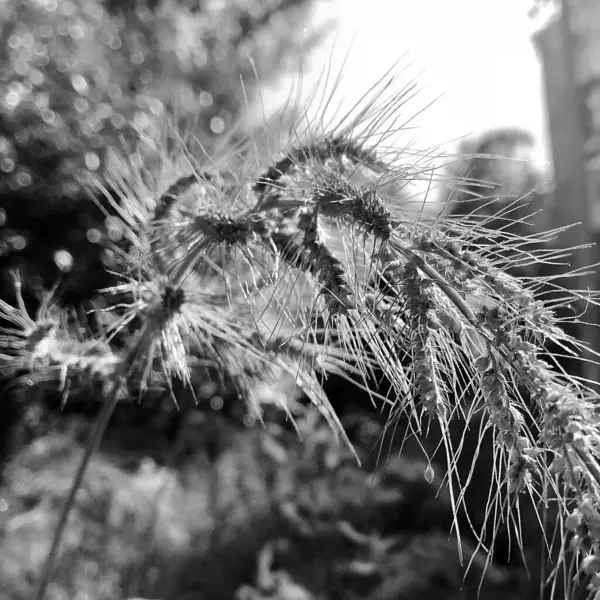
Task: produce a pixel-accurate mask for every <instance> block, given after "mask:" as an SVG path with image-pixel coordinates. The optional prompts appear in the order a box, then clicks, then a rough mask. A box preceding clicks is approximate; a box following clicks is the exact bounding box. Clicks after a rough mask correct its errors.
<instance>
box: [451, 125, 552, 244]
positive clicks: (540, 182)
mask: <svg viewBox="0 0 600 600" xmlns="http://www.w3.org/2000/svg"><path fill="white" fill-rule="evenodd" d="M534 151H535V139H534V137H533V136H532V134H531V133H529V132H528V131H525V130H523V129H519V128H502V129H494V130H490V131H487V132H485V133H483V134H481V135H479V136H476V137H474V138H469V139H467V140H466V141H465V142H463V143H462V144H461V146H460V148H459V155H461V156H462V157H464V158H463V159H462V160H459V161H458V162H457V163H456V165H455V166H454V168H453V175H454V176H455V177H457V178H460V179H461V180H462V183H461V185H460V188H459V191H458V192H456V193H455V194H454V200H455V202H453V203H452V204H451V207H450V212H451V213H452V214H454V215H476V216H477V217H483V218H490V221H488V227H489V228H492V229H494V228H499V227H504V228H506V229H507V230H508V231H511V232H513V233H515V234H517V233H519V232H523V234H526V229H525V228H526V227H530V226H535V227H536V228H541V227H543V225H544V223H543V218H544V213H543V210H541V209H543V207H544V205H545V204H546V202H547V199H548V194H547V190H546V189H545V188H546V185H545V177H544V174H543V173H542V171H541V170H540V168H539V167H538V166H537V164H536V162H535V160H534ZM533 213H536V214H535V215H534V214H533ZM495 216H496V217H497V218H494V217H495ZM523 219H524V220H525V221H526V223H522V222H520V221H521V220H523ZM508 221H513V222H512V223H510V224H509V223H508Z"/></svg>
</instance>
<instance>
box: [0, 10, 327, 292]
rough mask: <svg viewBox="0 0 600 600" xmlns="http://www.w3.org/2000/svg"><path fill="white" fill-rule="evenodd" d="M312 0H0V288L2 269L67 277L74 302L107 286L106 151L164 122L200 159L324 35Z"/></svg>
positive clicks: (32, 281) (47, 279) (3, 288)
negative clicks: (101, 202) (102, 194)
mask: <svg viewBox="0 0 600 600" xmlns="http://www.w3.org/2000/svg"><path fill="white" fill-rule="evenodd" d="M312 4H313V0H254V1H251V0H240V1H227V2H223V1H221V0H209V1H204V0H203V1H200V0H148V1H144V0H137V1H135V0H129V1H125V2H115V1H114V0H60V1H58V0H0V195H1V197H2V202H1V203H0V297H7V295H8V289H9V282H10V278H9V277H8V270H9V269H18V270H19V271H21V272H22V274H23V279H24V282H25V287H26V288H27V289H29V290H34V291H35V290H36V289H41V288H43V287H48V286H51V285H53V284H54V282H55V281H56V278H57V277H58V276H59V275H61V274H68V277H65V278H64V281H63V286H62V290H63V291H64V293H65V301H66V302H72V303H77V302H79V301H80V300H81V299H86V298H88V297H89V296H90V293H91V291H92V290H93V289H94V288H97V287H102V286H103V285H106V283H107V282H106V279H105V278H104V275H103V269H102V265H101V250H100V248H99V246H98V243H97V242H98V237H99V235H104V234H106V235H112V233H113V232H111V230H110V220H109V221H106V219H105V216H106V215H105V214H103V212H102V211H101V210H100V209H99V208H98V207H97V206H96V205H95V204H94V203H93V202H91V201H90V200H91V195H92V194H90V191H91V192H92V193H93V194H94V195H96V196H97V195H99V194H98V192H97V191H94V190H95V186H96V184H98V183H100V184H103V183H106V182H105V181H104V176H103V173H104V167H105V165H106V161H107V154H108V150H109V149H115V148H117V149H120V148H126V147H127V143H128V142H132V141H133V140H135V139H138V138H139V136H140V135H143V134H144V132H145V131H146V130H147V129H148V128H149V127H152V126H153V124H154V125H155V124H156V122H157V121H164V120H166V119H169V120H170V121H175V122H174V125H175V127H174V131H177V130H180V131H182V132H187V133H188V134H190V135H194V136H196V138H197V139H198V140H199V143H200V144H201V146H202V148H203V151H204V152H205V153H206V154H207V155H208V154H209V153H210V152H211V149H212V147H213V145H214V143H215V142H216V141H217V140H219V139H220V138H222V137H223V136H225V135H226V134H230V133H231V131H232V130H235V129H236V128H235V126H236V124H238V123H239V122H241V120H242V119H243V117H244V116H245V114H246V112H247V108H248V105H252V103H253V99H254V97H255V90H256V88H257V86H258V85H259V84H260V85H262V84H265V83H268V82H271V81H273V80H274V79H276V78H277V76H278V75H279V74H281V73H284V72H285V71H286V69H288V68H289V67H290V66H291V65H292V64H293V62H294V61H295V60H298V58H299V56H300V55H303V54H304V53H306V52H307V51H309V50H310V49H311V48H312V47H313V45H314V44H315V42H316V41H318V40H319V39H321V36H322V34H323V32H324V29H319V28H318V27H308V24H309V22H310V15H311V8H312ZM323 27H325V26H323ZM242 82H243V83H242ZM239 135H243V128H240V131H239ZM173 143H175V142H173Z"/></svg>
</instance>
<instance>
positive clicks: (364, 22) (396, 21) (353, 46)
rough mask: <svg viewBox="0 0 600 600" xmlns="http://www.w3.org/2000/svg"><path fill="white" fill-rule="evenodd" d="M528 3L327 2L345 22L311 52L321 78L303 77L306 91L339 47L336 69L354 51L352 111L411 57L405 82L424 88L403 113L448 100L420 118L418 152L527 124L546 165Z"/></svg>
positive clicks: (347, 82) (349, 73)
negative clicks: (499, 128)
mask: <svg viewBox="0 0 600 600" xmlns="http://www.w3.org/2000/svg"><path fill="white" fill-rule="evenodd" d="M528 6H529V3H528V2H527V0H326V1H325V2H324V3H323V4H322V5H321V6H319V8H318V11H317V18H318V19H320V18H323V17H324V16H326V15H328V14H333V15H334V16H335V18H336V19H337V21H338V23H339V25H338V27H337V28H336V32H335V35H334V36H331V38H330V39H329V40H328V41H327V42H326V43H325V46H324V48H323V49H322V50H317V52H318V54H316V55H313V56H312V65H314V67H315V72H314V73H311V72H310V71H309V73H308V75H307V76H305V77H304V80H305V82H306V86H305V87H306V88H310V87H311V86H310V82H311V78H314V77H315V75H318V73H317V72H318V71H319V70H320V69H322V68H324V66H325V65H326V64H327V63H328V62H329V59H330V55H331V49H332V47H333V49H334V50H333V56H334V58H333V62H334V68H333V72H334V73H336V72H337V71H338V70H339V68H340V67H341V62H342V60H343V58H344V57H345V55H346V53H347V52H348V49H350V54H349V57H348V60H347V64H346V67H345V69H344V80H343V82H342V84H341V86H340V88H339V89H338V93H337V96H338V99H339V98H343V102H344V104H347V105H348V106H350V105H351V104H352V103H353V102H355V101H356V100H358V98H359V97H360V96H361V95H362V94H363V93H364V92H365V90H366V89H367V88H368V86H369V84H372V83H373V82H374V81H375V80H377V79H378V77H380V76H381V75H382V74H383V73H384V72H385V71H386V70H388V69H389V68H390V67H391V66H392V64H393V63H394V62H395V61H397V60H398V59H400V58H401V57H402V56H403V55H406V58H404V59H403V60H401V62H400V67H402V66H406V65H408V64H409V63H410V62H412V63H413V65H412V67H410V68H409V69H408V71H407V73H406V79H407V81H408V79H409V77H411V76H415V77H417V81H418V83H419V87H420V88H421V90H422V93H421V94H420V95H419V97H418V98H416V99H415V100H414V101H412V102H411V104H410V107H407V108H406V110H407V111H409V110H413V111H414V112H415V113H416V112H417V111H419V110H420V109H422V108H424V107H425V106H426V105H427V104H428V103H429V101H431V100H433V99H435V98H437V97H438V96H442V97H441V98H440V99H439V100H438V101H437V102H436V103H435V104H434V106H432V107H430V108H428V109H427V110H426V111H425V112H424V114H423V115H422V116H421V117H420V121H419V130H418V131H419V135H418V140H419V141H420V145H421V146H423V147H430V146H439V145H442V146H443V147H445V148H448V149H453V146H454V144H452V143H451V142H452V140H454V139H456V138H460V137H462V136H465V135H468V134H469V133H472V132H477V131H481V130H482V129H485V128H490V127H496V126H503V125H508V126H522V127H525V128H527V129H529V130H530V131H531V132H532V133H534V135H535V136H536V138H537V139H538V140H540V146H541V151H540V152H541V154H540V159H541V160H546V159H547V157H548V154H549V151H548V150H546V148H545V147H546V145H547V142H546V139H547V135H546V132H545V121H544V119H545V117H544V102H543V97H542V91H541V72H540V65H539V62H538V58H537V56H536V52H535V50H534V47H533V45H532V42H531V28H532V25H531V24H530V22H529V19H528V17H527V9H528ZM330 11H331V12H330ZM336 67H337V69H336ZM400 67H399V69H400ZM404 77H405V76H404V75H402V76H401V79H404Z"/></svg>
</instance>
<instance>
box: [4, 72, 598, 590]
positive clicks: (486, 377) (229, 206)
mask: <svg viewBox="0 0 600 600" xmlns="http://www.w3.org/2000/svg"><path fill="white" fill-rule="evenodd" d="M390 90H391V88H390V86H389V82H387V81H384V82H383V83H382V84H380V85H379V86H377V87H375V88H374V89H373V90H372V91H371V95H370V96H369V95H367V96H366V98H365V100H364V101H363V103H362V104H361V105H360V106H357V107H356V109H355V110H354V111H353V112H352V113H351V114H349V115H347V116H346V117H344V118H342V119H340V120H338V121H337V122H336V123H333V124H326V123H324V122H321V121H318V122H317V123H316V124H315V123H314V122H312V123H310V125H307V126H305V127H304V128H302V127H301V126H297V127H294V128H291V129H290V130H289V131H288V134H287V136H284V139H283V140H278V141H276V142H274V140H273V139H272V138H268V137H266V138H265V140H263V141H266V144H265V145H264V146H265V147H266V148H268V149H269V151H268V152H266V151H265V149H264V147H261V146H259V143H258V142H257V141H256V140H257V139H259V138H258V137H257V138H253V139H252V140H251V141H250V142H247V143H245V144H242V145H239V146H238V147H237V148H236V149H235V150H234V151H232V150H228V151H227V152H225V153H223V154H222V155H220V156H219V155H217V156H213V157H210V160H209V158H208V157H206V156H204V157H203V156H202V154H201V153H197V154H195V153H194V151H193V143H192V142H189V143H182V144H181V146H180V147H179V148H176V150H175V151H172V149H169V150H167V148H166V146H165V145H163V144H162V142H161V139H162V138H161V136H160V134H156V136H155V137H151V136H149V135H148V134H144V135H141V137H140V147H143V151H144V152H143V154H144V155H147V154H148V151H149V150H153V151H154V152H156V154H157V156H158V157H160V161H159V163H160V169H159V170H158V171H154V172H149V171H145V170H144V168H143V165H142V164H140V162H139V161H138V160H137V157H138V156H139V155H140V154H137V153H136V152H135V151H132V152H130V153H129V154H127V153H121V154H120V155H119V156H117V155H115V157H113V158H114V160H113V164H114V165H116V166H115V168H114V170H113V171H112V176H111V177H110V184H109V185H110V189H107V190H106V199H105V203H104V205H105V206H106V209H107V211H109V212H110V213H111V215H112V219H113V223H117V224H118V227H119V228H120V230H121V234H122V237H121V242H120V243H119V244H118V245H117V244H111V243H109V242H107V244H106V252H105V264H106V268H107V269H108V270H109V271H110V272H111V274H112V275H113V277H114V278H115V282H114V285H112V286H110V287H108V288H107V289H104V290H99V302H98V306H97V307H96V308H95V309H93V310H92V311H91V313H90V314H91V317H89V319H90V320H91V321H92V324H91V326H90V328H89V330H90V331H91V332H93V333H88V332H86V330H83V331H82V329H81V327H78V326H77V323H76V319H74V318H73V317H69V318H67V317H65V315H64V314H63V313H62V312H61V311H60V310H59V309H58V307H57V306H56V305H55V304H53V302H52V298H51V297H50V296H49V297H47V298H46V299H45V300H44V302H43V303H42V307H41V308H40V310H39V311H38V313H37V314H36V315H30V314H29V313H28V311H27V309H26V307H25V306H24V303H23V302H22V301H21V299H20V295H19V285H18V278H17V279H16V282H17V286H16V289H17V304H16V306H10V305H8V304H6V303H5V302H2V304H0V316H1V317H2V319H3V320H4V321H5V322H6V323H7V325H6V326H5V327H4V328H3V330H2V335H3V338H2V342H3V344H2V347H3V348H4V350H3V351H2V356H1V361H2V362H1V363H0V372H1V373H2V374H3V375H6V376H7V377H13V376H15V375H18V376H19V377H20V382H21V384H28V385H33V384H37V383H40V382H44V384H45V385H51V386H56V387H57V389H59V390H60V391H61V392H62V393H63V394H64V399H65V401H66V402H67V401H68V396H69V394H70V393H73V390H74V389H76V388H77V387H78V386H79V387H81V386H84V385H89V383H90V382H91V381H99V382H100V383H101V386H100V389H101V394H102V401H103V408H102V410H101V413H100V415H99V417H98V423H97V425H96V427H95V430H94V433H93V436H92V438H91V439H90V440H89V443H88V446H87V449H86V452H85V454H84V457H83V459H82V462H81V464H80V466H79V468H78V470H77V472H76V474H75V477H74V483H73V486H72V487H71V489H70V491H69V494H68V499H67V501H66V504H65V509H64V511H63V512H62V515H61V518H60V521H59V524H58V526H57V532H56V535H55V536H54V542H53V545H52V547H51V549H50V550H49V554H48V560H47V562H46V565H45V567H44V569H43V572H42V574H41V576H40V580H39V586H38V592H37V595H36V598H38V600H42V598H44V594H45V590H46V588H47V585H48V583H49V581H50V579H51V575H52V570H53V563H54V559H55V556H56V554H57V553H58V551H59V546H60V541H61V537H62V534H63V531H64V530H65V528H66V527H67V519H68V515H69V512H70V511H71V509H72V507H73V506H74V505H75V502H76V494H77V491H78V489H79V487H80V486H81V483H82V481H83V479H84V476H85V472H86V468H87V465H88V463H89V461H90V458H91V456H92V454H93V453H94V451H95V450H96V448H97V447H98V444H99V442H100V439H101V437H102V435H103V433H104V430H105V429H106V427H107V424H108V422H109V420H110V417H111V415H112V413H113V412H114V409H115V407H116V405H117V404H118V402H120V401H122V400H124V399H127V398H131V397H135V398H138V397H139V398H141V399H143V396H144V393H145V392H146V391H148V390H156V389H162V390H164V391H166V392H167V394H168V396H169V397H170V398H171V400H172V401H173V402H176V403H177V402H178V397H179V396H180V395H181V394H184V393H186V394H191V395H192V396H193V395H194V394H195V392H196V390H197V389H198V387H199V386H200V385H201V384H202V383H203V378H204V377H205V376H206V373H207V371H206V367H207V365H208V366H209V367H210V369H211V373H213V375H214V376H215V377H216V378H217V380H218V381H220V382H221V383H223V384H225V382H228V383H229V384H231V385H232V386H233V388H234V389H235V390H236V392H237V394H238V396H239V398H240V402H242V401H249V400H250V399H251V398H252V390H253V389H255V388H256V384H257V383H259V382H265V381H267V382H269V381H272V382H276V381H277V379H278V378H279V377H280V376H281V373H287V374H288V375H290V376H292V377H293V378H294V380H295V382H296V385H297V386H298V388H300V389H301V390H302V392H303V393H304V394H305V396H306V397H307V398H308V399H309V400H310V402H311V403H312V404H313V405H314V406H315V407H316V408H317V409H318V411H319V412H320V413H321V414H322V415H323V417H324V418H325V419H326V420H327V422H328V423H329V425H330V426H331V430H332V433H333V434H334V435H336V436H338V437H339V438H340V440H341V441H342V442H343V443H345V444H346V445H347V446H348V447H349V448H352V445H351V443H350V440H349V439H348V436H347V435H346V432H345V431H344V428H343V427H342V425H341V423H340V420H339V418H338V416H337V414H336V412H335V411H334V410H333V409H332V407H331V404H330V402H329V400H328V398H327V396H326V394H325V392H324V390H323V383H324V380H325V379H326V378H327V376H329V375H332V374H336V375H338V376H341V377H345V378H347V379H349V380H351V381H352V382H353V383H354V384H355V385H357V386H358V387H360V388H362V389H364V390H367V391H368V393H369V395H370V397H371V400H372V401H373V402H374V403H376V404H377V403H379V405H380V406H381V407H382V409H385V410H387V411H389V420H388V423H387V426H386V432H387V433H389V434H390V435H391V434H393V435H394V436H396V437H402V436H404V437H405V438H408V437H410V436H426V435H427V432H428V430H429V428H430V427H433V426H435V427H436V428H437V429H438V430H439V432H440V434H441V444H442V446H443V448H444V451H445V454H446V470H445V473H443V474H441V480H442V485H443V486H445V487H446V488H447V492H448V494H449V497H450V499H451V504H452V507H453V511H454V515H455V522H456V525H457V529H458V522H459V515H460V514H461V513H463V512H464V509H465V494H466V489H467V488H468V486H469V484H470V480H471V473H466V474H465V473H464V472H463V471H461V470H460V469H459V468H458V459H459V457H460V454H461V451H462V447H463V444H462V442H461V440H460V439H459V440H458V441H457V439H456V437H454V436H451V435H450V426H451V424H452V423H453V422H459V423H462V424H463V425H464V428H465V431H466V429H467V428H475V429H476V430H478V431H479V435H480V436H481V439H482V440H483V438H484V436H485V435H487V434H488V433H490V432H491V434H492V437H493V440H494V448H493V455H494V464H493V487H492V489H490V493H489V496H488V498H487V499H486V500H485V502H486V515H487V519H486V526H485V527H484V529H483V530H482V531H481V532H475V535H476V538H477V539H478V542H479V547H480V548H479V549H480V550H481V549H483V550H485V551H486V552H487V553H488V555H489V556H490V557H491V556H492V555H493V550H494V542H495V539H496V534H497V532H498V530H499V529H500V528H501V527H509V528H510V529H511V530H512V531H513V533H514V543H516V544H517V545H519V546H522V545H523V541H522V539H521V538H520V530H521V523H520V518H521V517H520V510H519V506H520V503H521V502H522V499H523V498H524V497H525V498H527V499H528V501H530V502H532V503H533V504H534V505H535V506H536V507H537V509H538V512H539V515H540V528H541V529H544V527H543V524H544V519H543V515H544V514H545V511H547V510H550V509H552V510H553V511H555V513H556V515H557V516H558V521H557V523H558V524H557V534H556V535H555V536H554V538H553V537H552V536H549V537H548V540H547V551H548V553H549V555H550V556H553V555H556V552H554V550H553V548H554V547H560V548H561V550H560V551H559V552H558V554H559V556H558V562H557V563H556V564H555V565H554V569H553V571H552V576H551V577H550V580H551V581H558V580H559V578H558V577H557V574H558V571H559V569H561V568H562V567H564V565H565V564H566V562H567V557H569V558H568V560H569V561H572V564H571V565H570V566H569V567H568V569H569V572H568V573H567V576H566V577H564V581H565V586H566V588H567V589H566V590H565V592H566V593H569V594H570V593H571V592H573V593H574V589H575V588H576V587H577V586H576V585H575V584H574V579H573V577H572V576H573V575H575V574H577V575H582V576H583V575H587V576H588V577H587V579H586V581H585V585H588V586H589V590H590V593H593V594H596V593H597V592H598V591H599V590H600V583H599V582H600V575H598V569H600V567H598V564H600V559H598V558H596V557H597V554H596V553H597V551H598V548H599V545H598V544H600V529H599V527H600V525H599V519H600V517H599V515H600V506H599V505H600V496H599V491H600V466H599V462H598V461H599V460H600V458H599V454H600V451H599V442H600V427H599V417H598V411H597V408H596V395H595V394H594V393H593V391H592V389H591V388H590V384H589V383H587V382H585V381H584V380H582V379H580V378H577V377H575V376H572V375H569V374H568V373H565V372H563V371H562V370H561V369H560V363H559V354H558V353H557V352H556V350H555V351H554V353H552V352H549V351H548V348H553V349H557V348H558V349H560V353H561V354H571V355H573V356H577V355H578V354H580V353H581V352H583V350H584V348H583V345H582V344H581V343H580V342H578V341H577V340H576V339H574V338H572V337H570V336H569V335H567V333H565V331H564V329H563V327H562V325H563V317H560V318H559V317H558V316H557V314H556V311H558V310H559V309H561V308H562V307H564V306H567V305H569V304H571V303H579V302H580V301H582V300H584V299H585V300H586V301H588V302H589V301H594V297H590V296H589V295H588V296H587V297H585V298H584V295H583V294H582V293H579V292H577V291H569V290H562V292H561V294H556V293H555V294H554V295H553V296H548V298H550V297H551V298H554V299H553V300H549V299H547V298H546V293H547V291H548V290H549V289H550V290H552V291H556V289H557V286H556V284H555V282H554V279H553V278H552V277H549V278H548V279H547V280H544V279H535V278H526V279H516V278H514V277H512V276H511V275H509V274H508V271H509V269H510V268H511V267H513V266H515V265H520V264H530V263H531V262H534V263H536V264H553V263H555V262H556V261H558V260H561V259H562V257H563V256H564V250H552V249H548V247H547V242H548V240H549V239H550V238H551V236H552V233H554V234H555V233H557V232H551V233H550V234H549V233H544V234H541V235H539V236H535V235H532V236H530V237H522V236H521V237H516V236H511V235H510V234H508V233H504V232H499V233H497V234H496V235H495V237H494V236H492V239H493V243H492V245H491V246H490V245H489V244H487V245H486V244H482V243H481V239H482V238H486V239H487V240H489V239H490V235H491V234H490V232H489V231H487V230H486V228H485V225H486V222H485V221H481V222H479V223H478V222H477V221H476V220H473V219H471V220H468V219H467V220H455V219H452V218H446V217H444V216H443V215H442V214H441V213H440V214H433V213H432V212H431V211H426V210H424V209H423V206H422V205H421V204H420V203H415V202H414V201H412V200H411V199H410V197H409V192H408V191H407V189H408V187H409V186H410V185H412V184H414V183H415V182H419V181H420V182H423V183H424V184H426V185H431V184H432V183H436V181H437V182H438V183H439V181H440V176H438V175H437V174H436V171H435V170H434V169H433V167H432V166H431V165H427V164H425V165H423V164H419V163H418V162H417V163H416V164H417V166H415V161H414V160H411V161H408V160H407V159H406V157H405V155H404V154H403V153H402V152H401V151H398V152H394V151H392V150H390V148H389V147H388V145H387V142H388V139H389V138H390V137H391V136H392V134H393V133H395V132H394V127H393V126H390V125H389V123H390V121H393V120H395V119H397V118H399V116H398V110H399V107H400V106H401V104H402V102H403V100H404V99H405V97H404V96H403V95H402V94H397V93H391V94H389V92H390ZM386 94H388V95H387V96H386ZM273 145H275V146H276V147H278V149H277V151H276V152H275V151H274V149H273V148H272V146H273ZM259 148H260V149H259ZM117 166H118V168H117ZM508 218H509V217H507V219H508ZM115 219H116V220H115ZM383 381H385V382H386V385H379V384H381V383H382V382H383ZM382 390H387V391H382ZM259 404H260V403H259V402H258V403H257V405H256V406H255V408H256V409H257V410H258V408H259ZM257 407H258V408H257ZM281 408H282V409H283V410H287V411H288V412H289V413H290V415H289V416H290V417H292V418H293V415H292V414H291V411H290V410H289V406H287V404H286V403H285V402H282V406H281ZM257 414H258V415H260V413H259V412H257ZM400 426H402V427H403V429H404V430H403V431H400V430H399V427H400ZM475 459H476V457H473V461H475ZM423 474H424V476H425V477H426V479H427V480H428V481H433V480H434V478H435V477H436V475H438V476H439V475H440V474H436V473H434V471H433V469H432V467H428V468H427V469H425V470H424V473H423ZM456 533H457V537H458V546H459V551H460V549H461V548H462V547H463V544H462V543H461V538H460V532H459V531H458V530H457V532H456ZM544 533H548V532H547V531H545V532H544ZM557 544H558V546H557ZM570 550H571V551H572V552H571V551H570ZM599 556H600V554H599ZM571 588H573V589H571ZM556 593H558V591H556Z"/></svg>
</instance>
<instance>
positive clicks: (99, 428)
mask: <svg viewBox="0 0 600 600" xmlns="http://www.w3.org/2000/svg"><path fill="white" fill-rule="evenodd" d="M125 364H126V363H125ZM121 384H122V379H121V376H118V377H116V378H115V381H114V382H113V385H112V387H111V390H110V394H109V398H108V401H107V402H106V403H105V404H104V406H103V408H102V410H101V411H100V414H99V415H98V419H97V421H96V424H95V425H94V429H93V432H92V437H91V438H90V440H89V442H88V443H87V445H86V448H85V451H84V453H83V457H82V459H81V461H80V463H79V466H78V467H77V472H76V474H75V477H74V478H73V483H72V484H71V489H70V490H69V496H68V497H67V500H66V502H65V504H64V506H63V508H62V510H61V513H60V518H59V520H58V524H57V525H56V529H55V531H54V535H53V536H52V544H51V546H50V549H49V551H48V555H47V557H46V561H45V563H44V566H43V568H42V573H41V575H40V578H39V580H38V584H37V588H36V591H35V594H34V596H33V598H34V600H44V598H45V596H46V589H47V588H48V584H49V583H50V579H51V578H52V574H53V573H54V567H55V563H56V557H57V555H58V551H59V548H60V543H61V541H62V538H63V535H64V532H65V528H66V526H67V521H68V520H69V515H70V514H71V510H72V509H73V507H74V506H75V499H76V496H77V492H78V491H79V488H80V487H81V484H82V483H83V478H84V477H85V473H86V471H87V468H88V466H89V464H90V461H91V459H92V456H93V455H94V453H95V452H96V450H97V449H98V446H99V445H100V441H101V440H102V436H103V435H104V432H105V431H106V427H107V426H108V423H109V421H110V418H111V417H112V415H113V412H114V410H115V407H116V406H117V403H118V401H119V389H120V387H121Z"/></svg>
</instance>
